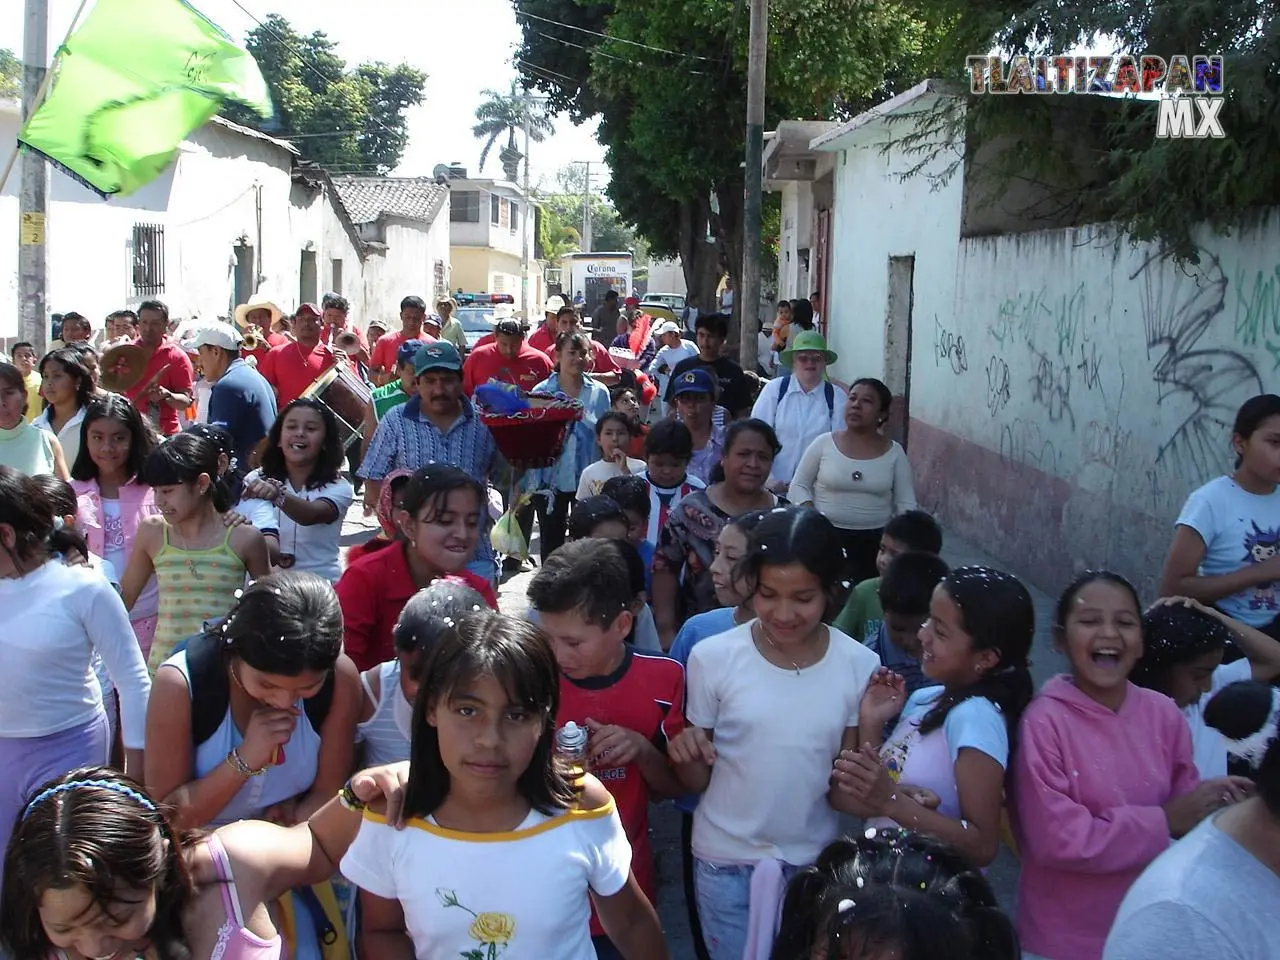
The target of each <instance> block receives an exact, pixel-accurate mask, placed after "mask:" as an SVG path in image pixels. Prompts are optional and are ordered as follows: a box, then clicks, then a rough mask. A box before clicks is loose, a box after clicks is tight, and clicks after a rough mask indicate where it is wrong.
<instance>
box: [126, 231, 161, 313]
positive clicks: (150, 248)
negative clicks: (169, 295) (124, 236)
mask: <svg viewBox="0 0 1280 960" xmlns="http://www.w3.org/2000/svg"><path fill="white" fill-rule="evenodd" d="M133 293H134V296H138V297H154V296H157V295H159V294H161V293H164V227H162V226H160V224H158V223H135V224H134V225H133Z"/></svg>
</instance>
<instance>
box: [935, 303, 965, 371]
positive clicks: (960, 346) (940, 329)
mask: <svg viewBox="0 0 1280 960" xmlns="http://www.w3.org/2000/svg"><path fill="white" fill-rule="evenodd" d="M933 359H934V365H935V366H939V367H940V366H942V365H943V364H944V363H945V364H947V365H948V366H950V367H951V372H952V373H954V374H957V375H958V374H961V373H966V372H967V371H968V369H969V354H968V352H967V351H966V350H965V346H964V337H962V336H957V335H956V334H955V333H953V332H952V331H950V330H948V329H947V328H946V327H944V326H943V325H942V321H941V320H939V319H938V315H937V314H936V313H935V314H934V315H933Z"/></svg>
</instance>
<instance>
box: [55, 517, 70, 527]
mask: <svg viewBox="0 0 1280 960" xmlns="http://www.w3.org/2000/svg"><path fill="white" fill-rule="evenodd" d="M66 526H67V521H65V520H63V519H62V518H61V517H54V518H53V529H54V530H63V529H65V528H66Z"/></svg>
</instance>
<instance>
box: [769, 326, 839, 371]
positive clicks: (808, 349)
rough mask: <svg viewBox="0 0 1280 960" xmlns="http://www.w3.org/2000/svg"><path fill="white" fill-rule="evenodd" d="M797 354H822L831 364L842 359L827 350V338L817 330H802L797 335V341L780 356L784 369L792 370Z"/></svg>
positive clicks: (792, 342)
mask: <svg viewBox="0 0 1280 960" xmlns="http://www.w3.org/2000/svg"><path fill="white" fill-rule="evenodd" d="M797 353H820V354H822V358H823V359H824V360H826V361H827V363H829V364H831V363H835V362H836V361H837V360H839V359H840V355H839V354H838V353H836V352H835V351H834V350H828V349H827V340H826V337H824V336H823V335H822V334H820V333H819V332H818V331H817V330H801V331H800V332H799V333H797V334H796V338H795V340H793V341H791V346H789V347H787V349H785V350H783V351H782V352H781V353H780V354H778V360H779V361H780V362H781V363H782V365H783V366H784V367H786V368H787V369H791V361H792V360H793V359H795V355H796V354H797Z"/></svg>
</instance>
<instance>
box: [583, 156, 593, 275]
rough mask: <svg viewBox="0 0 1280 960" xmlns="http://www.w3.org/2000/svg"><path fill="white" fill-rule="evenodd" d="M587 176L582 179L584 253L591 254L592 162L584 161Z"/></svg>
mask: <svg viewBox="0 0 1280 960" xmlns="http://www.w3.org/2000/svg"><path fill="white" fill-rule="evenodd" d="M583 163H585V164H586V166H587V173H586V176H584V177H583V178H582V252H583V253H590V252H591V161H590V160H584V161H583Z"/></svg>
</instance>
